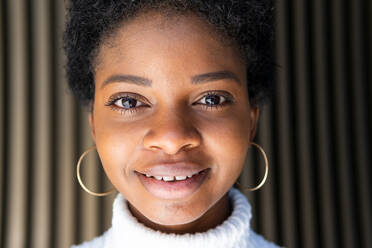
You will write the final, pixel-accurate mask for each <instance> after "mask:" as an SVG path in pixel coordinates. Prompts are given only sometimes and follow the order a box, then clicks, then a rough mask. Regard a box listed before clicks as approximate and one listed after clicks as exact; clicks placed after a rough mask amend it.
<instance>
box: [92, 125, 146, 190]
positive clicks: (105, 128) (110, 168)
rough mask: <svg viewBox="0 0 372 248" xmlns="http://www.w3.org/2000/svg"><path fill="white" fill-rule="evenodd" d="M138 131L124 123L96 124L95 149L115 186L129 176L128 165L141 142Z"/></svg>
mask: <svg viewBox="0 0 372 248" xmlns="http://www.w3.org/2000/svg"><path fill="white" fill-rule="evenodd" d="M137 129H138V128H137ZM140 133H141V131H140V130H136V127H133V125H128V124H125V123H109V122H106V123H105V122H103V123H100V124H98V125H97V129H96V145H97V150H98V152H99V155H100V158H101V161H102V165H103V167H104V169H105V172H106V174H107V176H108V177H109V178H110V180H111V182H112V183H113V184H114V185H115V186H118V185H119V184H122V183H123V177H124V178H125V179H130V178H131V177H129V171H130V169H129V167H128V165H130V164H131V159H132V158H133V154H134V152H135V149H136V148H137V147H138V146H137V144H138V143H139V142H141V136H140ZM124 181H127V180H124Z"/></svg>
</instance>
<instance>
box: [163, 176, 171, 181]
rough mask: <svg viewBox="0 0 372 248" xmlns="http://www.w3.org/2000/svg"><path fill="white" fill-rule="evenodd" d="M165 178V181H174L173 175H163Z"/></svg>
mask: <svg viewBox="0 0 372 248" xmlns="http://www.w3.org/2000/svg"><path fill="white" fill-rule="evenodd" d="M163 180H164V181H174V177H173V176H163Z"/></svg>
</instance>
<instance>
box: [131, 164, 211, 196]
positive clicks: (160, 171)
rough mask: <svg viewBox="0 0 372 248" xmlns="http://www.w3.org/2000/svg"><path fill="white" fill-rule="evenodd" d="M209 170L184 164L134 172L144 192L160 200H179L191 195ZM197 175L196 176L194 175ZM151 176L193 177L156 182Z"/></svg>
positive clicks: (160, 166) (158, 166)
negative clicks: (144, 189)
mask: <svg viewBox="0 0 372 248" xmlns="http://www.w3.org/2000/svg"><path fill="white" fill-rule="evenodd" d="M209 172H210V168H205V169H200V167H199V168H197V167H185V164H182V163H177V164H174V165H169V164H168V165H164V164H163V165H156V166H154V167H151V168H149V169H147V170H145V171H144V172H143V173H142V172H138V171H135V173H136V175H137V176H138V178H139V180H140V182H141V183H142V185H143V186H144V187H145V188H146V190H147V191H148V192H149V193H150V194H152V195H154V196H155V197H157V198H160V199H168V200H169V199H180V198H185V197H187V196H189V195H191V194H193V193H194V192H195V191H196V190H197V189H198V188H199V187H200V186H201V185H202V184H203V182H204V181H205V179H206V177H207V175H208V174H209ZM195 173H198V174H195ZM145 174H148V175H151V176H180V175H183V176H186V175H192V174H195V175H193V176H192V177H191V178H187V179H185V180H181V181H177V180H174V181H163V180H157V179H155V178H153V177H147V176H146V175H145Z"/></svg>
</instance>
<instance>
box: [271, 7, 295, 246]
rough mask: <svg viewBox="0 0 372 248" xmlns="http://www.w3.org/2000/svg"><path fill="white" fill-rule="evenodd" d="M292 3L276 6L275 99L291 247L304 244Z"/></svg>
mask: <svg viewBox="0 0 372 248" xmlns="http://www.w3.org/2000/svg"><path fill="white" fill-rule="evenodd" d="M288 6H289V4H288V2H287V0H280V1H278V2H277V8H276V10H277V11H276V20H277V31H276V40H277V42H276V50H277V61H278V62H277V63H278V69H277V85H276V94H275V98H274V104H275V105H274V106H275V112H276V113H277V114H276V116H277V122H276V127H277V132H276V133H278V146H277V147H275V150H277V154H278V157H277V159H278V174H279V178H280V181H279V185H278V186H277V187H280V189H281V190H280V191H281V192H282V194H281V195H280V204H281V207H280V208H281V210H282V212H280V215H281V216H282V219H283V220H284V221H283V222H282V223H281V227H280V228H281V229H282V233H283V234H282V235H283V237H281V239H282V240H283V242H282V243H281V244H282V245H286V246H288V247H300V244H299V239H300V237H299V235H298V233H297V231H296V230H299V229H298V228H297V220H296V216H297V212H298V210H297V207H296V203H295V200H296V197H295V189H296V187H295V182H294V180H293V178H294V176H293V174H294V170H293V161H294V158H293V151H292V149H291V143H292V137H290V133H291V131H292V130H293V129H292V127H291V120H290V114H291V113H290V106H291V105H290V100H289V97H290V92H289V87H290V85H289V83H290V80H291V72H290V65H291V62H290V52H291V49H292V46H291V45H290V42H291V39H290V38H289V33H290V31H291V29H290V27H289V24H290V13H289V7H288Z"/></svg>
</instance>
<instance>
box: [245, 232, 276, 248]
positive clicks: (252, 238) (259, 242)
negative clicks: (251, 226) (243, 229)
mask: <svg viewBox="0 0 372 248" xmlns="http://www.w3.org/2000/svg"><path fill="white" fill-rule="evenodd" d="M248 243H249V246H248V247H261V248H279V247H280V246H278V245H276V244H274V243H273V242H270V241H268V240H266V239H265V238H264V237H262V236H261V235H259V234H257V233H255V232H254V231H253V230H251V231H250V234H249V242H248Z"/></svg>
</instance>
